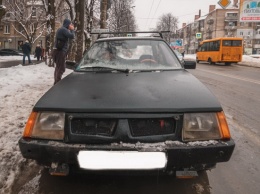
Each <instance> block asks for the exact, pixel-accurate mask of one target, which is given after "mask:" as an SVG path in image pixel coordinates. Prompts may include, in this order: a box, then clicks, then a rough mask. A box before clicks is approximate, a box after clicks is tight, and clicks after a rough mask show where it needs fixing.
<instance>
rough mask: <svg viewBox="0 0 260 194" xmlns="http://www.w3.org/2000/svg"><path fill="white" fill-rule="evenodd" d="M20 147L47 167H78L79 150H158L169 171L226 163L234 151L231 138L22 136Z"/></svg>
mask: <svg viewBox="0 0 260 194" xmlns="http://www.w3.org/2000/svg"><path fill="white" fill-rule="evenodd" d="M19 147H20V150H21V152H22V155H23V157H24V158H28V159H34V160H36V161H37V162H38V163H40V164H43V165H46V166H50V165H51V163H53V162H54V163H65V164H68V165H73V166H78V161H77V155H78V153H79V151H81V150H96V151H98V150H103V151H140V152H142V151H146V152H149V151H153V152H154V151H161V152H165V153H166V156H167V165H166V168H165V169H163V171H165V172H170V171H173V170H179V169H192V170H197V171H198V170H204V169H205V170H206V169H207V166H214V164H216V163H219V162H226V161H228V160H229V159H230V157H231V155H232V153H233V150H234V147H235V143H234V141H233V140H229V141H212V142H211V141H209V142H202V143H200V142H198V143H197V144H196V143H194V144H188V143H187V144H186V143H181V142H162V143H155V144H141V143H137V144H124V143H120V144H117V143H114V144H99V145H94V144H93V145H86V144H67V143H63V142H57V141H49V140H32V139H24V138H21V139H20V140H19Z"/></svg>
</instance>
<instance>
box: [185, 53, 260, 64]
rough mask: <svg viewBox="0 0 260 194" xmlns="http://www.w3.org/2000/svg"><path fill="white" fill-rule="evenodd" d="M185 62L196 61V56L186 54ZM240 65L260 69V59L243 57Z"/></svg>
mask: <svg viewBox="0 0 260 194" xmlns="http://www.w3.org/2000/svg"><path fill="white" fill-rule="evenodd" d="M184 59H185V60H196V54H185V57H184ZM238 64H239V65H244V66H250V67H260V58H253V57H250V56H249V55H243V57H242V61H241V62H239V63H238Z"/></svg>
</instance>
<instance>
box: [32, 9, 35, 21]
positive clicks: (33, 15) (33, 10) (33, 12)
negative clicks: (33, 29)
mask: <svg viewBox="0 0 260 194" xmlns="http://www.w3.org/2000/svg"><path fill="white" fill-rule="evenodd" d="M32 17H34V18H35V17H36V8H35V7H33V8H32Z"/></svg>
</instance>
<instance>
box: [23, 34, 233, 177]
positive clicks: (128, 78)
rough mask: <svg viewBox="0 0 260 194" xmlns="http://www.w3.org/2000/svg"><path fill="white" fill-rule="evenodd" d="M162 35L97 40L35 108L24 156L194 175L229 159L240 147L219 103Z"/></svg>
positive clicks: (57, 165) (53, 165) (61, 164)
mask: <svg viewBox="0 0 260 194" xmlns="http://www.w3.org/2000/svg"><path fill="white" fill-rule="evenodd" d="M195 67H196V63H195V62H194V61H186V62H185V63H184V65H182V64H181V63H180V61H179V60H178V59H177V57H176V55H175V54H174V52H173V50H172V49H171V48H170V47H169V45H168V44H167V43H166V42H165V41H164V40H163V39H162V38H158V37H114V38H102V39H98V40H97V41H96V42H95V43H94V44H93V45H92V47H91V48H90V49H89V50H88V51H87V52H86V53H85V55H84V56H83V58H82V60H81V61H80V63H79V64H78V65H77V66H76V68H75V70H74V72H72V73H71V74H69V75H68V76H67V77H65V78H64V79H62V80H61V81H60V82H58V83H57V84H56V85H54V86H53V87H52V88H51V89H50V90H49V91H48V92H47V93H46V94H45V95H43V96H42V97H41V99H40V100H39V101H38V102H37V103H36V105H35V106H34V107H33V110H32V113H31V115H30V117H29V119H28V122H27V124H26V127H25V130H24V134H23V137H21V139H20V140H19V146H20V150H21V152H22V155H23V157H25V158H28V159H33V160H36V161H37V162H38V163H39V164H41V165H44V166H45V167H49V170H50V173H51V174H52V175H67V174H68V173H69V170H70V169H73V171H74V170H79V171H86V172H99V173H100V172H102V173H107V172H109V173H116V172H123V173H124V172H128V173H132V172H134V173H137V172H138V173H148V172H149V173H150V172H151V173H152V172H156V174H158V173H161V174H174V175H176V176H177V177H180V178H181V177H190V176H196V175H197V171H201V170H207V169H211V168H214V167H215V165H216V163H219V162H226V161H228V160H229V159H230V157H231V155H232V152H233V149H234V146H235V143H234V141H233V140H232V138H231V137H230V132H229V129H228V125H227V122H226V119H225V115H224V112H223V109H222V107H221V105H220V103H219V102H218V100H217V99H216V97H215V96H214V95H213V94H212V93H211V92H210V91H209V90H208V89H207V88H206V87H205V86H204V85H203V84H202V83H201V82H200V81H199V80H198V79H196V78H195V77H194V76H193V75H191V74H190V73H189V72H188V71H186V70H185V69H194V68H195Z"/></svg>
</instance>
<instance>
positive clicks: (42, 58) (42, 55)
mask: <svg viewBox="0 0 260 194" xmlns="http://www.w3.org/2000/svg"><path fill="white" fill-rule="evenodd" d="M41 49H42V54H41V60H44V55H45V49H44V48H43V46H42V47H41Z"/></svg>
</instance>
